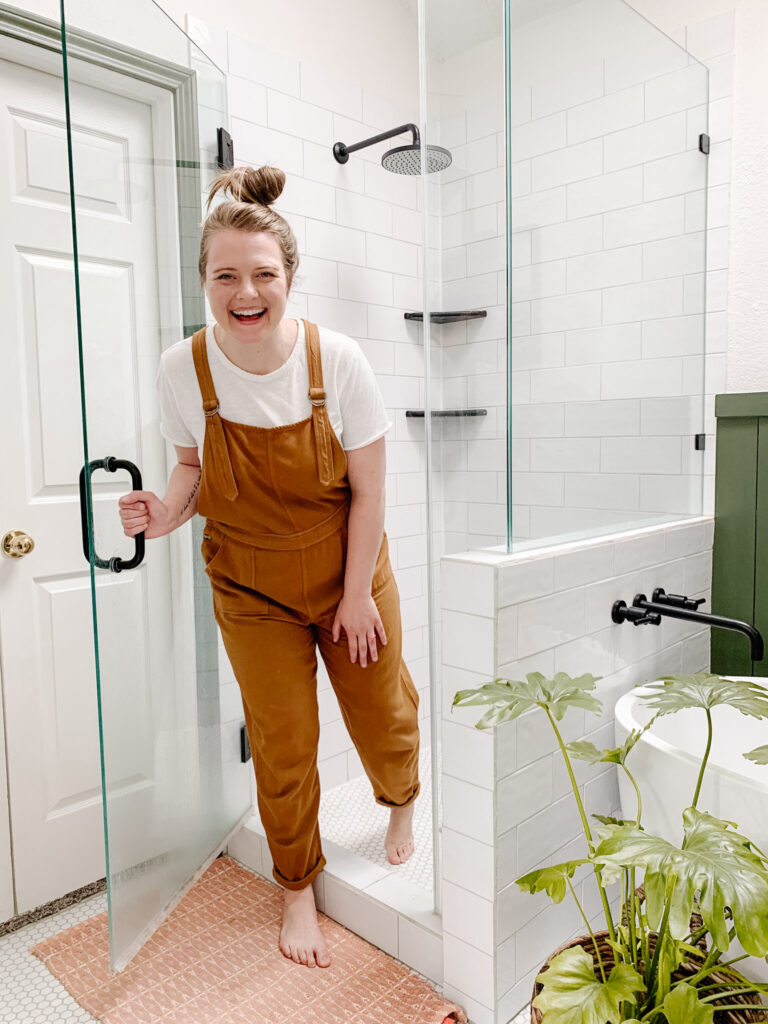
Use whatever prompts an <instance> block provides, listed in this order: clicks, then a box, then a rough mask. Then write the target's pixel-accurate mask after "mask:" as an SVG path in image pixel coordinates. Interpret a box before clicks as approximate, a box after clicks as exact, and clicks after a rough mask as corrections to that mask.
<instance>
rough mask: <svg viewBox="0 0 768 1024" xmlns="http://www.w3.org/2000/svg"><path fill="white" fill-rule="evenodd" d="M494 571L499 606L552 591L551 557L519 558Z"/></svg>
mask: <svg viewBox="0 0 768 1024" xmlns="http://www.w3.org/2000/svg"><path fill="white" fill-rule="evenodd" d="M496 572H497V576H498V603H499V607H500V608H505V607H506V606H507V605H511V604H520V603H522V602H523V601H530V600H531V599H533V598H536V597H543V596H544V595H545V594H551V593H552V590H553V586H554V582H553V581H554V560H553V559H552V558H551V557H546V558H528V559H520V560H519V561H514V562H511V563H509V564H507V565H501V566H499V568H498V569H497V570H496Z"/></svg>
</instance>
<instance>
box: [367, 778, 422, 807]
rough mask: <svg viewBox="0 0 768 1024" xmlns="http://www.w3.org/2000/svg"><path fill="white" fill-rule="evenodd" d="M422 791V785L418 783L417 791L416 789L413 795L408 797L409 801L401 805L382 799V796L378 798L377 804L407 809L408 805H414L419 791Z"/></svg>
mask: <svg viewBox="0 0 768 1024" xmlns="http://www.w3.org/2000/svg"><path fill="white" fill-rule="evenodd" d="M420 790H421V783H420V782H417V783H416V789H414V791H413V793H411V795H410V796H409V797H408V799H407V800H404V801H403V802H402V803H401V804H395V803H392V801H391V800H385V799H384V797H380V796H377V797H376V803H377V804H381V806H382V807H407V806H408V804H412V803H413V801H414V800H415V799H416V797H417V796H418V795H419V791H420Z"/></svg>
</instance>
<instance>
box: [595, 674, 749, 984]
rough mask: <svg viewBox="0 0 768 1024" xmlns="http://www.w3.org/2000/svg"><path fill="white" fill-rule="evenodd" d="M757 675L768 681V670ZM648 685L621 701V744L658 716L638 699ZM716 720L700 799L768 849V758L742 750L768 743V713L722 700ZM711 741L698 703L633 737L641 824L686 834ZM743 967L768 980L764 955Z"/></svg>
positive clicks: (628, 792)
mask: <svg viewBox="0 0 768 1024" xmlns="http://www.w3.org/2000/svg"><path fill="white" fill-rule="evenodd" d="M726 678H728V677H726ZM730 678H733V679H736V678H739V679H747V678H750V677H748V676H732V677H730ZM751 681H752V682H754V683H757V684H758V685H759V686H762V687H763V688H768V680H767V679H765V678H754V679H752V680H751ZM648 692H649V691H648V690H647V688H645V687H640V686H639V687H637V688H636V689H634V690H630V692H629V693H626V694H624V696H623V697H620V698H619V700H618V701H617V702H616V712H615V714H616V720H615V727H614V734H615V739H616V746H619V745H620V744H622V743H623V742H624V740H625V739H626V738H627V735H628V734H629V733H630V732H631V730H632V729H638V728H641V727H642V726H644V725H646V724H647V722H648V721H649V720H650V719H651V718H652V717H653V715H652V712H650V711H649V710H648V708H647V705H645V704H644V703H643V701H641V700H639V694H642V693H648ZM712 724H713V736H712V750H711V751H710V756H709V760H708V762H707V768H706V771H705V773H704V782H703V785H702V787H701V793H700V794H699V799H698V803H697V807H698V808H699V810H701V811H707V812H708V813H709V814H714V815H715V816H716V817H718V818H725V819H726V820H727V821H733V822H735V823H736V824H737V825H738V828H739V831H740V832H741V833H742V834H743V835H745V836H746V837H747V838H748V839H751V840H753V842H755V843H756V844H757V846H759V847H760V849H761V850H764V851H765V850H768V765H759V764H754V763H753V762H752V761H747V760H746V759H745V758H744V757H742V756H741V755H742V754H743V753H746V751H748V750H753V749H754V748H755V747H758V746H762V745H763V744H765V743H768V720H767V719H757V718H749V717H747V716H746V715H742V714H741V713H740V712H739V711H734V710H733V709H732V708H729V707H717V708H713V710H712ZM706 743H707V718H706V714H705V712H704V711H703V710H701V709H699V708H696V709H692V710H690V711H678V712H677V713H676V714H674V715H665V716H664V717H663V718H659V719H658V720H657V721H656V723H655V724H654V725H653V727H652V728H651V729H650V730H649V731H648V732H646V733H644V735H643V736H642V737H641V738H640V740H639V741H638V742H637V743H636V744H635V747H634V749H633V750H632V752H631V753H630V755H629V757H628V758H627V767H628V768H629V770H630V771H631V772H632V774H633V775H634V777H635V779H636V780H637V784H638V786H639V787H640V792H641V794H642V797H643V818H642V823H643V827H644V828H645V829H646V830H647V831H648V832H650V833H651V834H652V835H657V836H662V837H663V838H664V839H667V840H669V841H670V842H673V843H676V844H678V845H679V843H680V841H681V839H682V836H683V824H682V813H683V810H684V809H685V808H686V807H689V806H690V804H691V803H692V801H693V794H694V791H695V789H696V780H697V779H698V775H699V766H700V763H701V757H702V755H703V753H704V748H705V747H706ZM617 770H618V772H619V792H620V795H621V810H622V817H624V818H635V817H636V815H637V798H636V796H635V791H634V789H633V787H632V784H631V783H630V782H629V780H628V779H627V776H626V774H625V773H624V771H623V770H622V769H621V768H618V769H617ZM741 952H743V950H742V948H741V946H740V945H739V943H738V942H734V943H732V944H731V951H730V952H729V954H728V956H729V957H730V956H737V955H738V954H739V953H741ZM745 964H747V966H746V967H745ZM738 969H739V970H740V971H743V973H744V974H746V975H747V976H748V977H751V978H756V979H757V980H759V981H768V965H766V964H764V963H762V962H761V961H756V960H750V961H745V962H744V963H741V964H739V965H738Z"/></svg>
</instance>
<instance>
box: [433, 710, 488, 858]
mask: <svg viewBox="0 0 768 1024" xmlns="http://www.w3.org/2000/svg"><path fill="white" fill-rule="evenodd" d="M467 710H471V711H472V712H474V715H475V720H476V721H477V720H479V719H480V718H481V715H482V709H481V708H480V709H479V708H477V707H472V708H471V709H467ZM443 826H444V827H445V828H450V829H453V830H454V831H455V832H460V833H461V834H462V835H465V836H469V837H470V838H472V839H477V840H479V841H480V842H481V843H486V844H489V845H490V844H491V843H492V842H493V835H494V830H493V792H492V790H489V789H483V788H481V787H480V786H473V785H472V784H471V783H469V782H464V781H462V780H461V779H455V778H453V777H452V776H450V775H446V776H444V777H443Z"/></svg>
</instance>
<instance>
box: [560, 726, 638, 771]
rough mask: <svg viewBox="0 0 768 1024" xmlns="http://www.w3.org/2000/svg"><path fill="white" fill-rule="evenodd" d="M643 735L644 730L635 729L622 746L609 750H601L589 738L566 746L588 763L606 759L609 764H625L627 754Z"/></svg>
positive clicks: (580, 759) (569, 751)
mask: <svg viewBox="0 0 768 1024" xmlns="http://www.w3.org/2000/svg"><path fill="white" fill-rule="evenodd" d="M641 735H642V730H640V729H633V730H632V732H631V733H630V734H629V735H628V736H627V738H626V739H625V740H624V742H623V743H622V745H621V746H620V747H612V748H610V749H608V750H599V749H598V748H597V747H596V746H595V744H594V743H590V742H589V740H577V741H576V742H575V743H569V744H568V746H567V747H566V750H567V751H568V753H569V754H570V755H571V756H572V757H575V758H577V759H578V760H579V761H586V762H587V763H588V764H599V763H600V762H601V761H606V762H608V763H609V764H624V762H625V761H626V759H627V755H628V754H629V752H630V750H631V749H632V747H634V745H635V744H636V743H637V741H638V740H639V739H640V736H641Z"/></svg>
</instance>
